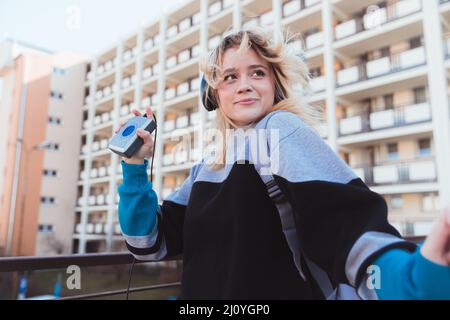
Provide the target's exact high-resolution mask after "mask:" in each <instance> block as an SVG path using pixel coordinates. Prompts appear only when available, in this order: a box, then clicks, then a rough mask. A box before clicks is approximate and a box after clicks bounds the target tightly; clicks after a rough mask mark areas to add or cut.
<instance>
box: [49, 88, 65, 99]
mask: <svg viewBox="0 0 450 320" xmlns="http://www.w3.org/2000/svg"><path fill="white" fill-rule="evenodd" d="M50 97H52V98H54V99H58V100H62V99H63V97H64V96H63V94H62V93H61V92H57V91H53V90H51V91H50Z"/></svg>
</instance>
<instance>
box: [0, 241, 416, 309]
mask: <svg viewBox="0 0 450 320" xmlns="http://www.w3.org/2000/svg"><path fill="white" fill-rule="evenodd" d="M405 239H406V240H408V241H412V242H415V243H419V242H421V241H423V240H424V239H425V237H423V236H420V237H417V236H416V237H405ZM164 261H166V262H170V261H181V257H180V256H177V257H173V258H170V259H167V260H164ZM132 262H133V256H132V255H131V254H129V253H126V252H123V253H96V254H73V255H61V256H52V257H2V258H0V272H1V273H10V272H18V273H22V272H30V271H41V270H58V269H64V270H67V268H68V266H71V265H76V266H78V267H80V268H88V267H107V266H108V267H109V266H126V265H130V264H131V263H132ZM136 263H137V264H145V265H149V266H150V265H157V264H160V262H140V261H136ZM177 280H178V281H177ZM16 285H17V284H16V283H13V284H12V286H13V288H12V290H13V291H15V290H16V289H17V287H15V286H16ZM180 286H181V279H175V281H173V282H165V283H159V284H153V285H145V286H140V287H130V290H129V292H130V293H137V292H143V291H151V290H158V289H168V288H179V287H180ZM14 288H16V289H14ZM126 292H127V289H126V288H125V287H124V288H122V289H118V290H109V291H94V292H90V293H86V294H78V295H71V296H65V297H61V298H54V299H55V300H56V299H57V300H87V299H93V298H106V297H109V298H111V297H114V296H119V295H124V294H126Z"/></svg>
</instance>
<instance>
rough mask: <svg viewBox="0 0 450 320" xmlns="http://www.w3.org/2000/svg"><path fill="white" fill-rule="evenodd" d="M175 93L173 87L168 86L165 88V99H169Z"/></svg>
mask: <svg viewBox="0 0 450 320" xmlns="http://www.w3.org/2000/svg"><path fill="white" fill-rule="evenodd" d="M175 94H176V91H175V88H169V89H167V90H166V95H165V97H166V99H167V100H169V99H172V98H174V97H175Z"/></svg>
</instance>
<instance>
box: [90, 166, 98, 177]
mask: <svg viewBox="0 0 450 320" xmlns="http://www.w3.org/2000/svg"><path fill="white" fill-rule="evenodd" d="M89 176H90V177H91V178H97V177H98V169H97V168H93V169H91V171H90V174H89Z"/></svg>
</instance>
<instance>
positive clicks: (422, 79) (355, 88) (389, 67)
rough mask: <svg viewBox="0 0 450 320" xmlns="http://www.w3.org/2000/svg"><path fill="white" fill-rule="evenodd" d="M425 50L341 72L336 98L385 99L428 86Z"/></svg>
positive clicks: (415, 50)
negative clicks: (379, 96)
mask: <svg viewBox="0 0 450 320" xmlns="http://www.w3.org/2000/svg"><path fill="white" fill-rule="evenodd" d="M425 65H426V56H425V48H424V47H418V48H414V49H410V50H407V51H404V52H401V53H399V54H395V55H392V56H387V57H382V58H380V59H376V60H372V61H369V62H367V63H365V64H358V65H354V66H351V67H348V68H345V69H341V70H339V71H338V72H337V76H336V86H337V89H336V95H338V96H341V97H343V98H346V99H348V100H360V99H363V98H366V97H367V96H376V95H382V94H384V93H386V92H393V91H400V90H404V89H406V88H408V87H409V88H410V87H414V86H422V85H424V84H425V83H426V81H427V79H426V74H427V73H426V67H425Z"/></svg>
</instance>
